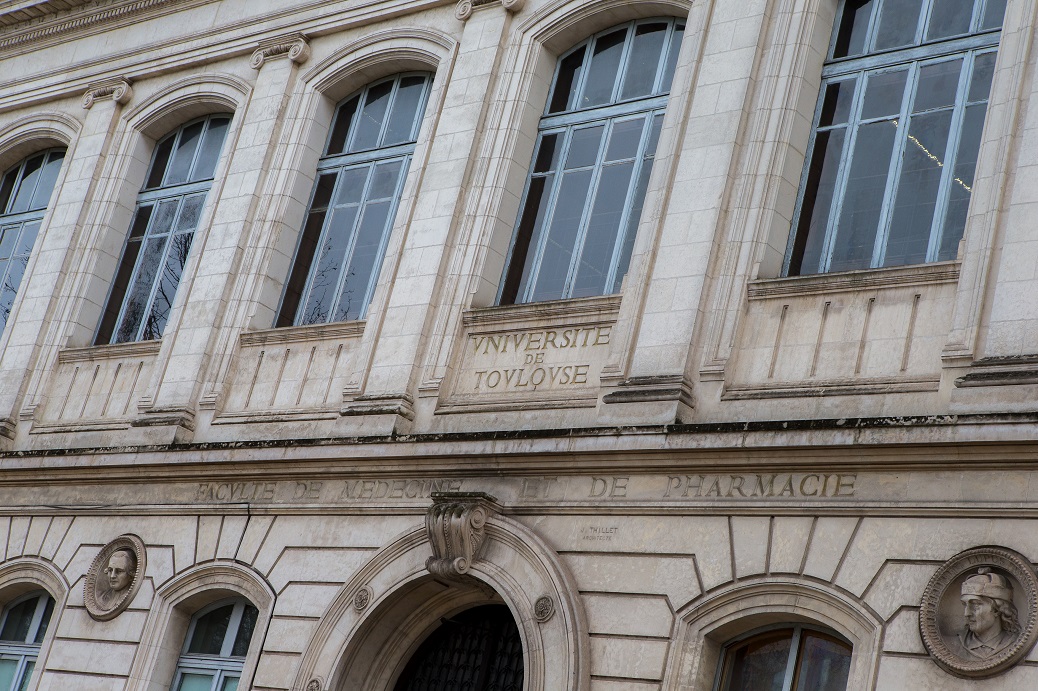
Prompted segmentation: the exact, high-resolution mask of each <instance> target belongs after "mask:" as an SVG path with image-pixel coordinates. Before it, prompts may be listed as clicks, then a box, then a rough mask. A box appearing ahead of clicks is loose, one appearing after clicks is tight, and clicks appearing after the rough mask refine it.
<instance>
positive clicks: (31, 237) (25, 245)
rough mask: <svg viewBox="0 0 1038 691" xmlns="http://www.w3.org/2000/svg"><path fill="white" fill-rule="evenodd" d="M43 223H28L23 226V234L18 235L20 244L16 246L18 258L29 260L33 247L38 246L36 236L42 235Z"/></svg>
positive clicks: (15, 251)
mask: <svg viewBox="0 0 1038 691" xmlns="http://www.w3.org/2000/svg"><path fill="white" fill-rule="evenodd" d="M41 224H42V221H26V222H25V223H24V224H22V232H21V233H19V234H18V244H17V245H15V250H14V253H15V255H16V256H19V257H22V258H24V259H25V260H26V261H28V260H29V254H30V253H31V252H32V246H33V245H34V244H36V236H37V235H39V233H40V225H41Z"/></svg>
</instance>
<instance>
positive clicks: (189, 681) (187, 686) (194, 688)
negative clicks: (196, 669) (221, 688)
mask: <svg viewBox="0 0 1038 691" xmlns="http://www.w3.org/2000/svg"><path fill="white" fill-rule="evenodd" d="M214 676H216V675H215V674H196V673H185V674H182V675H181V676H180V683H179V684H177V691H210V689H212V688H213V677H214Z"/></svg>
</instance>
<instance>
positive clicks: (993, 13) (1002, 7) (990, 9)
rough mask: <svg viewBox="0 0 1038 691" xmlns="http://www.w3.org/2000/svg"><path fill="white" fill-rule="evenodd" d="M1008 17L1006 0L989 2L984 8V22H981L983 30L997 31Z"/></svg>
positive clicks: (990, 0)
mask: <svg viewBox="0 0 1038 691" xmlns="http://www.w3.org/2000/svg"><path fill="white" fill-rule="evenodd" d="M1005 16H1006V0H988V3H987V6H986V7H985V8H984V21H983V22H981V25H980V28H982V29H997V28H999V27H1000V26H1002V20H1003V19H1004V18H1005Z"/></svg>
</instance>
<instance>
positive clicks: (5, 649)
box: [0, 591, 54, 691]
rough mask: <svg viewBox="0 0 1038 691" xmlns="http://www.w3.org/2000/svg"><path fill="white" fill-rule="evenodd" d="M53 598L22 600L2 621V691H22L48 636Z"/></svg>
mask: <svg viewBox="0 0 1038 691" xmlns="http://www.w3.org/2000/svg"><path fill="white" fill-rule="evenodd" d="M53 613H54V598H52V597H51V596H50V595H48V594H47V593H45V592H43V591H37V592H35V593H30V594H29V595H25V596H24V597H20V598H18V599H17V600H15V601H14V602H12V603H11V604H9V605H8V606H7V608H6V609H4V613H3V620H2V621H0V691H23V690H24V689H25V688H26V686H27V685H28V683H29V679H30V677H32V670H33V668H34V667H35V666H36V658H37V657H38V656H39V654H40V645H41V644H42V643H43V637H44V636H45V635H46V634H47V626H48V625H49V624H50V618H51V615H52V614H53Z"/></svg>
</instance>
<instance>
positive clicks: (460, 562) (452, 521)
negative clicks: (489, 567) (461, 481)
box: [425, 492, 498, 580]
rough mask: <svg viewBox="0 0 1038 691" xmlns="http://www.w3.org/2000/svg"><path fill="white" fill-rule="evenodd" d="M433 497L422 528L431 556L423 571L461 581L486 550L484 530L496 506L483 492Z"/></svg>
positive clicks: (456, 493)
mask: <svg viewBox="0 0 1038 691" xmlns="http://www.w3.org/2000/svg"><path fill="white" fill-rule="evenodd" d="M432 498H433V505H432V506H431V507H429V512H428V513H427V514H426V515H425V527H426V530H427V532H428V533H429V543H430V544H431V545H432V551H433V556H431V557H429V559H428V560H427V561H426V562H425V568H427V569H428V570H429V573H431V574H433V575H434V576H439V577H440V578H446V579H451V580H457V579H460V578H463V577H464V576H465V575H466V574H467V573H468V572H469V569H471V568H472V565H473V564H474V563H475V562H476V561H478V560H479V559H481V558H482V556H483V552H484V551H485V550H486V532H485V530H484V528H485V526H486V522H487V519H488V518H490V517H492V516H493V515H495V514H496V513H497V509H498V506H497V503H496V502H495V500H494V498H493V497H491V496H490V495H488V494H484V493H483V492H433V495H432Z"/></svg>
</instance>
